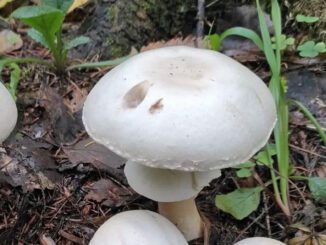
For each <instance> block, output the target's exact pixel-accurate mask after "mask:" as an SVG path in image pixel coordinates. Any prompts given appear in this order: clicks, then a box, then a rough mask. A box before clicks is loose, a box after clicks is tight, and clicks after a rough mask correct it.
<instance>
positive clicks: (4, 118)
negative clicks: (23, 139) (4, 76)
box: [0, 82, 18, 144]
mask: <svg viewBox="0 0 326 245" xmlns="http://www.w3.org/2000/svg"><path fill="white" fill-rule="evenodd" d="M17 116H18V113H17V107H16V103H15V101H14V100H13V98H12V96H11V95H10V93H9V92H8V90H7V89H6V87H5V86H4V85H3V84H2V83H1V82H0V144H1V143H2V142H3V141H4V140H5V139H6V138H7V137H8V136H9V135H10V133H11V132H12V130H13V129H14V127H15V125H16V122H17Z"/></svg>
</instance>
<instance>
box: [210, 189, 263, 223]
mask: <svg viewBox="0 0 326 245" xmlns="http://www.w3.org/2000/svg"><path fill="white" fill-rule="evenodd" d="M262 190H263V188H262V187H255V188H240V189H237V190H235V191H233V192H231V193H229V194H226V195H217V196H216V198H215V204H216V206H217V207H218V208H219V209H221V210H223V211H224V212H226V213H229V214H231V215H232V216H233V217H234V218H236V219H238V220H242V219H244V218H245V217H247V216H248V215H249V214H251V213H252V212H253V211H255V210H256V209H257V208H258V205H259V203H260V192H261V191H262Z"/></svg>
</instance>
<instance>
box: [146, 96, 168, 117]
mask: <svg viewBox="0 0 326 245" xmlns="http://www.w3.org/2000/svg"><path fill="white" fill-rule="evenodd" d="M162 101H163V98H160V99H158V100H157V101H156V102H155V103H154V104H153V105H151V107H150V108H149V113H151V114H155V113H157V112H160V111H161V110H162V109H163V106H164V105H163V103H162Z"/></svg>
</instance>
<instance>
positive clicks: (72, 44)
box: [65, 36, 90, 50]
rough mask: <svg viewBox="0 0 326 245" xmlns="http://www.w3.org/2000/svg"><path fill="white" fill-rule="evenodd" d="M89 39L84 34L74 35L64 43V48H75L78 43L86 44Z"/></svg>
mask: <svg viewBox="0 0 326 245" xmlns="http://www.w3.org/2000/svg"><path fill="white" fill-rule="evenodd" d="M89 41H90V39H89V37H85V36H79V37H76V38H74V39H72V40H70V41H69V42H68V43H67V44H66V45H65V50H69V49H72V48H75V47H77V46H79V45H83V44H86V43H88V42H89Z"/></svg>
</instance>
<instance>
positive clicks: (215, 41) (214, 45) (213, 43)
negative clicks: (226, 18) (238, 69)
mask: <svg viewBox="0 0 326 245" xmlns="http://www.w3.org/2000/svg"><path fill="white" fill-rule="evenodd" d="M206 38H207V39H208V40H209V44H210V48H211V49H212V50H214V51H219V50H220V46H221V36H220V35H218V34H216V33H215V34H211V35H207V36H206Z"/></svg>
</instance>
